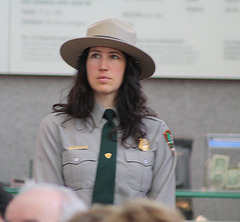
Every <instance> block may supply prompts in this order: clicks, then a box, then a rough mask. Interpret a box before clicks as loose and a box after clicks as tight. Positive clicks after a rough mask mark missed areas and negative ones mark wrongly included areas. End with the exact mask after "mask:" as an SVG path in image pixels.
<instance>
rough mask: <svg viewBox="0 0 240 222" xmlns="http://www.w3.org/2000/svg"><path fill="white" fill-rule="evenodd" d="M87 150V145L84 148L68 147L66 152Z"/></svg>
mask: <svg viewBox="0 0 240 222" xmlns="http://www.w3.org/2000/svg"><path fill="white" fill-rule="evenodd" d="M87 148H88V146H87V145H85V146H70V147H68V150H86V149H87Z"/></svg>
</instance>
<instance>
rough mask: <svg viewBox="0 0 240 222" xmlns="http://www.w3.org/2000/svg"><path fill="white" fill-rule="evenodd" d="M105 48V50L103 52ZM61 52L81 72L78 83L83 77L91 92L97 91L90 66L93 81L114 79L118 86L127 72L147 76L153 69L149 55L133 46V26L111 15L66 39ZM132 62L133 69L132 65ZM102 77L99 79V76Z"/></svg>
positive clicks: (100, 83) (103, 82)
mask: <svg viewBox="0 0 240 222" xmlns="http://www.w3.org/2000/svg"><path fill="white" fill-rule="evenodd" d="M99 49H100V50H99ZM94 50H95V51H94ZM96 50H97V51H96ZM98 50H99V51H98ZM106 50H108V54H105V51H106ZM60 52H61V55H62V58H63V59H64V60H65V61H66V62H67V63H68V64H69V65H70V66H72V67H74V68H76V69H77V70H78V75H80V76H79V77H78V80H77V83H78V84H80V83H79V82H81V80H83V79H84V82H82V83H84V84H85V85H87V87H89V86H90V89H89V88H88V91H90V90H91V89H93V92H96V88H95V87H93V81H92V78H91V77H93V76H92V75H91V73H92V72H91V71H92V69H94V71H95V74H96V75H97V76H95V78H98V81H97V80H96V79H95V82H98V85H102V86H104V87H106V86H107V85H111V83H112V82H113V84H114V86H113V87H116V86H117V87H118V88H119V87H120V85H121V83H122V82H123V79H124V78H125V77H126V76H128V75H129V76H131V75H133V76H134V75H135V78H136V79H137V80H141V79H146V78H148V77H150V76H151V75H152V74H153V73H154V71H155V64H154V62H153V60H152V58H151V57H150V56H149V55H148V54H147V53H145V52H144V51H142V50H141V49H139V48H138V47H136V32H135V30H134V29H133V28H132V27H131V26H130V25H129V24H127V23H125V22H123V21H120V20H118V19H114V18H109V19H104V20H101V21H99V22H96V23H94V24H92V25H91V26H89V28H88V30H87V36H86V37H82V38H77V39H72V40H69V41H67V42H65V43H64V44H63V45H62V47H61V49H60ZM89 53H90V55H89ZM110 53H111V54H110ZM104 55H109V56H108V57H106V56H104ZM118 57H119V58H118ZM106 58H108V59H106ZM79 60H80V61H79ZM96 61H98V62H96ZM110 61H111V62H110ZM113 61H114V62H113ZM129 63H132V64H129ZM132 66H133V67H135V69H132ZM134 72H135V73H134ZM101 77H102V79H99V78H101ZM103 78H104V79H103ZM115 78H117V81H118V83H117V85H115V82H114V80H115ZM84 84H83V85H84ZM95 85H96V84H94V86H95ZM81 87H82V86H81ZM104 87H103V88H104Z"/></svg>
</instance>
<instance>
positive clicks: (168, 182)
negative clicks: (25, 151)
mask: <svg viewBox="0 0 240 222" xmlns="http://www.w3.org/2000/svg"><path fill="white" fill-rule="evenodd" d="M104 111H105V109H104V108H103V107H102V106H100V105H99V104H95V107H94V110H93V112H92V117H93V121H94V124H95V126H94V127H91V126H90V125H89V124H87V125H86V126H85V125H84V123H83V122H82V120H80V119H71V120H69V121H67V122H64V120H65V118H66V114H59V113H53V114H50V115H48V116H47V117H45V118H44V119H43V121H42V123H41V125H40V129H39V133H38V138H37V149H36V154H35V161H34V163H35V167H34V168H35V179H36V181H37V182H49V183H54V184H60V185H64V186H68V187H71V188H72V189H73V190H75V191H76V192H77V193H78V194H79V196H80V197H81V198H82V199H83V200H84V201H85V202H86V204H88V205H89V206H90V205H91V200H92V192H93V187H94V181H95V176H96V170H97V163H98V154H99V149H100V144H101V141H100V140H101V131H102V127H103V125H104V124H105V122H106V120H105V119H103V118H102V117H103V113H104ZM114 121H115V123H116V125H117V124H118V123H119V121H118V118H117V117H116V118H115V119H114ZM144 123H145V124H146V126H147V136H146V138H143V139H146V140H147V141H148V142H149V144H150V145H149V150H148V149H147V150H146V151H143V150H141V149H140V148H126V147H124V146H123V145H121V143H119V142H118V144H117V163H116V178H115V195H114V204H116V205H120V204H122V203H123V202H124V201H126V200H127V199H133V198H135V197H148V198H151V199H155V200H159V201H161V202H163V203H165V204H167V205H169V206H173V207H175V166H176V154H175V155H174V151H172V150H170V147H169V145H168V144H167V141H166V140H165V138H164V135H163V134H164V132H165V131H166V130H168V126H167V125H166V123H165V122H164V121H162V120H159V119H158V118H154V117H149V118H146V119H145V120H144ZM119 136H120V135H119ZM128 142H129V143H131V142H132V141H131V138H129V139H128ZM106 173H108V172H106Z"/></svg>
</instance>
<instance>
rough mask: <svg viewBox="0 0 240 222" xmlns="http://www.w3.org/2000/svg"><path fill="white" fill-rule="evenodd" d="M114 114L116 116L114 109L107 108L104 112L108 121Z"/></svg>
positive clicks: (104, 116)
mask: <svg viewBox="0 0 240 222" xmlns="http://www.w3.org/2000/svg"><path fill="white" fill-rule="evenodd" d="M114 116H115V112H114V111H113V110H112V109H107V110H105V112H104V115H103V118H104V119H106V120H108V121H111V120H112V118H113V117H114Z"/></svg>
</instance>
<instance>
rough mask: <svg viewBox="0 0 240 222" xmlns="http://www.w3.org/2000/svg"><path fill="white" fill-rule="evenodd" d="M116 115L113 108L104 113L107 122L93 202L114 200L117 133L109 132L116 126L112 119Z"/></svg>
mask: <svg viewBox="0 0 240 222" xmlns="http://www.w3.org/2000/svg"><path fill="white" fill-rule="evenodd" d="M114 116H115V113H114V111H113V110H111V109H107V110H106V111H105V113H104V115H103V118H104V119H106V120H107V122H106V123H105V125H104V126H103V129H102V141H101V148H100V153H99V159H98V168H97V174H96V180H95V186H94V190H93V197H92V203H101V204H113V201H114V186H115V171H116V152H117V143H116V141H117V133H116V132H114V133H112V134H111V138H110V136H109V135H110V134H109V133H110V132H111V131H112V129H114V128H115V124H114V122H113V121H112V119H113V117H114Z"/></svg>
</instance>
